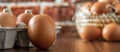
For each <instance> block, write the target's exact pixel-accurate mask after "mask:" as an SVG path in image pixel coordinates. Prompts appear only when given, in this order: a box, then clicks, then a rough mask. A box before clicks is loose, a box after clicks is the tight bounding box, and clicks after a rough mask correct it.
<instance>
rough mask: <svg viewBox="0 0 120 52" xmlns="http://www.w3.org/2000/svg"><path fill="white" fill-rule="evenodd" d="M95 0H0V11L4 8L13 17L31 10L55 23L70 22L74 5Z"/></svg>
mask: <svg viewBox="0 0 120 52" xmlns="http://www.w3.org/2000/svg"><path fill="white" fill-rule="evenodd" d="M87 1H96V0H0V11H2V10H3V9H4V8H6V7H7V8H9V9H11V10H12V12H13V14H14V15H15V16H18V15H19V14H21V13H23V12H24V11H25V10H26V9H31V10H32V13H33V14H34V15H36V14H40V13H44V14H48V15H50V16H51V17H52V18H53V19H54V20H55V21H72V17H73V16H74V14H75V11H76V4H77V3H82V2H87Z"/></svg>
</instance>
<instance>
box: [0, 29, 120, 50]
mask: <svg viewBox="0 0 120 52" xmlns="http://www.w3.org/2000/svg"><path fill="white" fill-rule="evenodd" d="M65 28H66V29H68V30H66V29H62V30H61V33H60V34H58V35H57V37H56V41H55V44H54V45H52V46H51V47H50V48H49V49H46V50H38V49H36V48H13V49H8V50H0V52H120V41H118V42H107V41H105V40H94V41H85V40H82V39H80V37H79V36H78V34H77V32H76V31H75V28H70V27H65ZM70 29H72V30H70Z"/></svg>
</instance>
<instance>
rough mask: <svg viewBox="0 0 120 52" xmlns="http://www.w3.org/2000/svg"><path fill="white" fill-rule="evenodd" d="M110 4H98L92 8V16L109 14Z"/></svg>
mask: <svg viewBox="0 0 120 52" xmlns="http://www.w3.org/2000/svg"><path fill="white" fill-rule="evenodd" d="M108 5H109V4H108V3H106V2H96V3H95V4H94V5H93V6H92V7H91V13H92V14H97V15H99V14H107V13H108V12H109V8H110V7H109V6H110V5H109V6H108Z"/></svg>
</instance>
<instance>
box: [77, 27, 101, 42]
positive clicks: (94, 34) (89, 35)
mask: <svg viewBox="0 0 120 52" xmlns="http://www.w3.org/2000/svg"><path fill="white" fill-rule="evenodd" d="M78 33H79V36H80V37H81V38H82V39H85V40H95V39H97V38H99V37H100V35H101V30H100V29H99V28H97V27H95V26H83V27H81V29H80V31H78Z"/></svg>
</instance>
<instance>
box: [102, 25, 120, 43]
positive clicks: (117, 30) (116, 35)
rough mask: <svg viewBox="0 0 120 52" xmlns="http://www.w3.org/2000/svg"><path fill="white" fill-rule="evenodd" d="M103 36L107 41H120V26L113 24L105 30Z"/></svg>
mask: <svg viewBox="0 0 120 52" xmlns="http://www.w3.org/2000/svg"><path fill="white" fill-rule="evenodd" d="M102 36H103V38H104V39H105V40H107V41H118V40H120V25H118V24H115V23H111V24H108V25H106V26H105V27H104V28H103V31H102Z"/></svg>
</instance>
